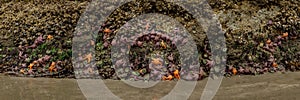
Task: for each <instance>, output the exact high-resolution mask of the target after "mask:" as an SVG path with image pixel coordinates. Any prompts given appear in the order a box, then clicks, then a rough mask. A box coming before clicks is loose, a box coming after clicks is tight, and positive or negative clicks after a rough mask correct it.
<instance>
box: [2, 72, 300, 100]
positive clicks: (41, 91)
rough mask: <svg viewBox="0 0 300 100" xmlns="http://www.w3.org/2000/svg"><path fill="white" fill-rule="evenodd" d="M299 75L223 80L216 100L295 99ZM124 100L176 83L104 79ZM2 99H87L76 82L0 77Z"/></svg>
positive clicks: (150, 97) (149, 99) (147, 97)
mask: <svg viewBox="0 0 300 100" xmlns="http://www.w3.org/2000/svg"><path fill="white" fill-rule="evenodd" d="M299 76H300V72H294V73H287V74H280V73H275V74H266V75H260V76H241V77H238V76H236V77H232V78H224V79H223V82H222V84H221V87H220V88H219V91H218V92H217V94H216V96H215V97H214V100H266V99H273V100H296V99H298V98H300V95H298V94H299V93H300V77H299ZM206 81H207V79H205V80H203V81H199V82H198V83H197V86H196V88H195V89H194V92H193V93H192V94H191V96H190V100H199V99H200V96H201V93H202V91H203V89H204V86H205V85H206ZM104 83H105V84H106V86H107V87H108V88H109V89H110V90H111V91H112V92H113V93H114V94H115V95H117V96H119V97H120V98H121V99H124V100H141V99H143V100H155V99H158V98H160V97H163V96H164V95H167V94H168V93H169V92H170V90H171V89H172V88H173V87H174V85H175V84H176V82H160V83H158V84H156V85H155V86H154V87H151V88H146V89H139V88H135V87H132V86H129V85H127V84H126V83H123V82H122V81H114V80H105V81H104ZM0 100H85V97H84V95H83V94H82V93H81V91H80V89H79V87H78V84H77V81H76V80H75V79H52V78H21V77H8V76H3V75H0Z"/></svg>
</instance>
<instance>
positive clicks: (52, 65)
mask: <svg viewBox="0 0 300 100" xmlns="http://www.w3.org/2000/svg"><path fill="white" fill-rule="evenodd" d="M55 64H56V63H55V62H52V63H51V65H50V67H49V71H50V72H52V71H53V70H54V69H55Z"/></svg>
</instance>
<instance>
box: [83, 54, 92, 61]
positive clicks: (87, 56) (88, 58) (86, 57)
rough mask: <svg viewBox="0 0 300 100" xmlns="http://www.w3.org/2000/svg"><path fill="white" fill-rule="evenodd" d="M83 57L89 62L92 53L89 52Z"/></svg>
mask: <svg viewBox="0 0 300 100" xmlns="http://www.w3.org/2000/svg"><path fill="white" fill-rule="evenodd" d="M84 59H86V60H87V62H88V63H90V62H91V59H92V53H89V54H88V55H86V56H85V57H84Z"/></svg>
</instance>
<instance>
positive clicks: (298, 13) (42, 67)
mask: <svg viewBox="0 0 300 100" xmlns="http://www.w3.org/2000/svg"><path fill="white" fill-rule="evenodd" d="M89 2H91V0H80V1H72V0H65V1H61V0H54V1H44V0H35V1H33V0H26V1H13V2H12V1H8V0H0V23H1V24H0V72H12V73H18V74H22V73H28V72H30V73H34V75H37V76H38V75H39V76H41V74H42V73H43V74H47V75H46V76H51V75H52V76H55V75H56V76H57V77H61V76H62V75H63V76H72V75H73V74H74V73H73V69H72V68H73V66H72V62H71V56H72V51H71V49H72V38H73V32H74V30H75V27H76V25H77V21H78V19H79V18H80V17H81V15H82V13H83V12H84V11H85V8H86V7H87V5H88V4H89ZM208 2H209V5H210V6H211V7H212V8H213V10H214V12H215V14H216V15H217V16H218V17H219V21H220V23H221V24H222V28H223V31H224V32H225V37H226V46H227V49H228V50H227V51H228V52H227V55H228V58H227V64H228V66H232V67H235V68H236V70H237V71H238V72H237V73H244V72H243V70H244V69H245V70H248V69H249V71H248V73H251V72H252V71H253V70H251V68H252V69H254V68H255V69H257V70H265V69H269V70H272V72H273V70H274V69H275V70H280V69H287V70H288V69H292V70H297V69H300V66H299V65H300V64H299V62H300V61H299V59H300V53H299V52H300V40H299V37H300V34H299V32H300V28H299V27H300V18H299V17H300V1H297V0H289V1H285V0H281V1H280V0H279V1H278V0H208ZM136 4H137V3H132V4H129V5H128V7H123V8H122V7H121V9H119V10H117V12H118V14H113V15H112V16H110V18H108V23H107V24H106V25H99V26H102V27H105V28H110V29H111V30H110V32H109V33H112V34H115V32H116V31H117V30H118V29H117V28H118V27H120V26H121V25H122V24H124V22H122V21H124V20H125V21H126V19H128V18H129V17H132V16H133V15H131V14H128V11H134V12H135V13H141V12H143V11H142V10H146V11H147V10H148V11H151V10H154V8H153V7H152V6H149V5H147V4H146V3H145V7H144V8H143V7H142V8H139V7H138V6H136ZM139 4H143V3H139ZM150 4H154V3H150ZM159 5H162V4H161V2H158V3H157V6H155V7H157V8H155V9H156V10H157V11H158V12H159V11H160V9H163V10H165V9H174V7H173V8H163V7H159ZM147 7H148V8H147ZM151 7H152V8H151ZM170 7H171V6H170ZM150 8H151V9H150ZM130 9H131V10H130ZM132 9H135V10H132ZM169 15H170V16H177V17H175V19H176V20H178V21H181V22H182V24H183V25H185V26H186V28H187V30H190V31H193V30H194V31H196V32H197V33H199V34H197V35H196V37H198V38H199V39H196V40H195V41H196V42H197V46H199V48H198V49H199V50H198V51H199V52H200V53H199V54H200V55H201V57H200V58H199V60H200V61H201V62H200V63H201V65H210V64H208V61H210V56H211V53H210V47H209V44H208V41H207V39H206V36H205V34H203V30H202V29H201V27H198V26H197V25H195V24H194V22H195V21H193V19H192V18H189V17H185V15H186V16H188V14H185V13H184V12H179V13H170V14H169ZM181 15H182V16H181ZM185 18H186V19H185ZM110 22H111V23H110ZM113 22H115V23H113ZM195 27H196V28H195ZM148 28H149V27H148ZM162 28H168V26H163V27H162ZM102 30H103V31H104V30H105V29H102ZM99 32H102V31H101V29H100V31H99ZM40 36H42V37H40ZM100 36H101V35H100ZM48 37H52V38H51V39H50V38H48ZM103 37H105V38H107V37H108V38H109V35H104V36H103ZM37 38H42V39H44V42H43V43H39V44H37V45H33V44H35V40H36V39H37ZM154 39H155V38H154ZM157 39H158V38H157ZM146 40H147V39H146ZM124 41H125V40H124ZM101 43H105V45H104V44H101ZM111 44H112V45H115V44H116V42H113V43H109V41H105V42H104V41H103V40H101V39H100V40H99V41H96V43H94V45H95V46H96V47H95V49H96V51H99V50H101V52H96V53H98V54H96V55H98V56H100V57H96V61H97V62H98V63H97V67H98V69H99V72H103V71H106V70H108V69H112V68H111V67H110V66H109V65H110V64H111V62H110V60H109V59H106V58H101V57H102V56H103V53H110V52H108V51H106V50H109V48H110V46H111ZM92 45H93V44H92ZM138 45H139V46H142V45H143V42H138ZM158 45H159V44H158ZM169 45H170V44H169ZM28 46H29V47H30V46H34V47H36V48H28V49H24V48H22V47H28ZM102 51H103V52H102ZM297 52H298V53H297ZM45 55H49V56H51V58H49V61H47V62H44V64H37V65H34V66H33V70H28V66H29V65H30V64H31V63H33V62H34V61H36V60H38V59H40V58H42V57H44V56H45ZM82 55H84V54H82ZM175 58H176V57H174V58H173V60H174V61H175V60H178V59H175ZM52 62H59V63H57V65H56V67H55V68H57V73H49V71H48V70H49V69H48V68H49V66H50V64H51V63H52ZM102 63H105V64H107V65H105V66H104V67H103V66H101V64H102ZM249 67H251V68H249ZM102 68H107V69H102ZM58 69H59V70H58ZM231 69H233V68H231ZM203 70H204V71H205V72H206V73H208V71H209V68H208V69H206V68H204V69H203ZM240 70H241V72H239V71H240ZM226 71H227V73H229V74H230V73H232V71H231V70H230V69H228V68H227V70H226ZM267 71H268V70H267ZM103 73H108V74H109V73H111V72H103ZM253 73H258V72H256V71H255V70H254V71H253ZM259 73H261V72H259ZM109 75H111V74H109ZM109 75H106V74H105V75H104V74H103V75H102V76H105V77H107V78H111V77H113V76H109ZM25 76H26V75H25ZM42 76H43V75H42Z"/></svg>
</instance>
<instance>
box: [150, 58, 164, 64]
mask: <svg viewBox="0 0 300 100" xmlns="http://www.w3.org/2000/svg"><path fill="white" fill-rule="evenodd" d="M152 63H153V64H154V65H162V62H161V61H160V60H159V58H152Z"/></svg>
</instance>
